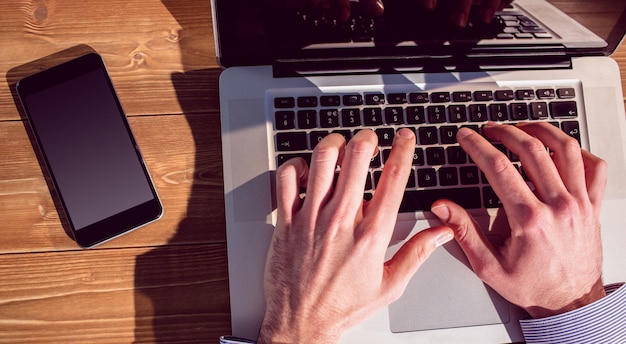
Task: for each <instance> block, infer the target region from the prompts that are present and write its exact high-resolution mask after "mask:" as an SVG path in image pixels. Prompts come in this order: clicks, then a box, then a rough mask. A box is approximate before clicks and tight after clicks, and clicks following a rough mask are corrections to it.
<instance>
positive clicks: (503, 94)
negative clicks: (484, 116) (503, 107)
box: [495, 90, 514, 101]
mask: <svg viewBox="0 0 626 344" xmlns="http://www.w3.org/2000/svg"><path fill="white" fill-rule="evenodd" d="M513 98H514V96H513V90H500V91H496V92H495V100H497V101H506V100H513Z"/></svg>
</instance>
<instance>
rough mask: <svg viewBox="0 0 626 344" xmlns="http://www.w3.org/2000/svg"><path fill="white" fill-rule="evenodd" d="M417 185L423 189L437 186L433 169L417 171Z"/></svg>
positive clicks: (435, 172) (435, 173)
mask: <svg viewBox="0 0 626 344" xmlns="http://www.w3.org/2000/svg"><path fill="white" fill-rule="evenodd" d="M417 185H419V187H422V188H425V187H429V186H437V171H435V169H434V168H420V169H418V170H417ZM405 195H406V193H405Z"/></svg>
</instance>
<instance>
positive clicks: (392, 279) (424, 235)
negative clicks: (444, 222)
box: [385, 226, 454, 297]
mask: <svg viewBox="0 0 626 344" xmlns="http://www.w3.org/2000/svg"><path fill="white" fill-rule="evenodd" d="M452 238H454V233H453V232H452V230H450V228H448V227H444V226H439V227H432V228H428V229H425V230H423V231H421V232H419V233H417V234H415V235H414V236H413V237H411V239H409V240H408V241H407V242H405V243H404V244H403V245H402V247H400V249H399V250H398V252H396V254H394V255H393V257H392V258H391V259H390V260H388V261H387V262H386V263H385V274H386V276H385V283H386V284H387V287H388V290H396V291H398V292H399V294H397V295H396V296H397V297H400V295H402V292H404V288H405V287H406V285H407V284H408V283H409V280H410V279H411V277H413V275H414V274H415V272H417V269H418V268H419V267H420V266H421V265H422V264H423V263H424V262H425V261H426V259H427V258H428V257H429V256H430V255H431V254H432V253H433V252H434V251H435V249H436V248H437V247H439V246H441V245H443V244H445V243H446V242H448V241H450V240H452Z"/></svg>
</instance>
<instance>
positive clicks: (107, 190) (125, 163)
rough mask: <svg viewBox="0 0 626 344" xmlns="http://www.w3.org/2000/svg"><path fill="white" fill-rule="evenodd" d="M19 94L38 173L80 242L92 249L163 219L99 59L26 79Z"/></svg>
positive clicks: (85, 57) (71, 63) (19, 86)
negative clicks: (37, 157) (45, 178)
mask: <svg viewBox="0 0 626 344" xmlns="http://www.w3.org/2000/svg"><path fill="white" fill-rule="evenodd" d="M16 90H17V94H18V97H19V99H20V101H21V103H22V106H23V108H24V112H25V114H26V118H27V120H28V121H27V122H28V123H29V125H30V127H31V129H32V133H33V136H34V141H36V145H37V146H38V147H39V151H40V153H41V157H42V160H43V163H45V166H42V167H43V168H42V169H43V170H44V173H47V174H49V176H50V180H51V181H52V183H51V184H53V185H51V186H50V187H51V188H52V187H54V189H55V190H56V194H57V195H58V201H60V202H59V204H60V206H61V207H62V211H63V212H64V213H65V217H66V218H67V221H68V225H69V227H70V228H69V229H70V232H71V235H73V237H74V240H75V241H76V243H77V244H78V245H80V246H81V247H85V248H86V247H92V246H94V245H97V244H100V243H103V242H105V241H108V240H110V239H112V238H115V237H117V236H119V235H122V234H124V233H126V232H129V231H131V230H133V229H136V228H138V227H141V226H143V225H145V224H148V223H150V222H153V221H156V220H158V219H159V218H160V217H161V216H162V215H163V207H162V205H161V202H160V200H159V197H158V195H157V192H156V189H155V187H154V185H153V183H152V180H151V178H150V174H149V173H148V170H147V168H146V165H145V163H144V161H143V158H142V156H141V153H140V151H139V148H138V147H137V143H136V142H135V139H134V137H133V134H132V132H131V129H130V126H129V125H128V121H127V119H126V115H125V113H124V111H123V109H122V106H121V104H120V102H119V100H118V98H117V95H116V93H115V90H114V88H113V84H112V83H111V79H110V78H109V75H108V72H107V69H106V67H105V65H104V62H103V60H102V58H101V57H100V56H99V55H98V54H96V53H90V54H87V55H83V56H81V57H78V58H76V59H73V60H71V61H69V62H65V63H63V64H61V65H58V66H55V67H52V68H50V69H47V70H44V71H42V72H39V73H37V74H34V75H31V76H28V77H26V78H24V79H22V80H20V81H19V82H18V83H17V85H16ZM49 184H50V183H49ZM51 191H52V190H51Z"/></svg>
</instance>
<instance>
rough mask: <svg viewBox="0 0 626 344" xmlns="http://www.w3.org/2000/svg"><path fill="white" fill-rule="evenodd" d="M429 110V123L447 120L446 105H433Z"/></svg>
mask: <svg viewBox="0 0 626 344" xmlns="http://www.w3.org/2000/svg"><path fill="white" fill-rule="evenodd" d="M427 110H428V122H429V123H445V122H446V107H445V106H443V105H431V106H429V107H428V108H427Z"/></svg>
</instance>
